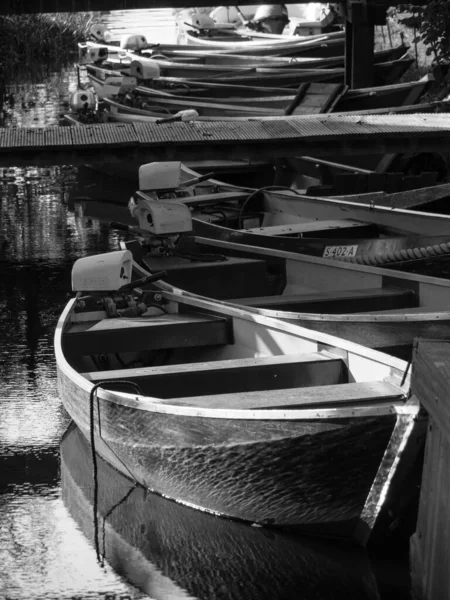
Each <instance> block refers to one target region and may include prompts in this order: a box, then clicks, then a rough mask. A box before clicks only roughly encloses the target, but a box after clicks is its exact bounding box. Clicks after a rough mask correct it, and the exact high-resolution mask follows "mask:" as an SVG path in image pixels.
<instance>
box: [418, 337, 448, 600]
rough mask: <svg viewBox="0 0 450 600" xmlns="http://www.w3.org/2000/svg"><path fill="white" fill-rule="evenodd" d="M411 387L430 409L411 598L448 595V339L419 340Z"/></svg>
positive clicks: (443, 599)
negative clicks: (412, 596)
mask: <svg viewBox="0 0 450 600" xmlns="http://www.w3.org/2000/svg"><path fill="white" fill-rule="evenodd" d="M413 360H414V363H413V364H414V368H413V379H412V389H413V392H414V393H415V394H416V395H417V397H418V398H419V400H420V402H421V404H422V406H423V407H424V408H425V410H426V411H427V412H428V414H429V423H428V431H427V441H426V448H425V461H424V468H423V475H422V487H421V493H420V505H419V518H418V521H417V530H416V533H415V534H414V536H413V537H412V539H411V568H412V581H413V590H414V597H415V598H423V599H424V600H449V599H450V570H449V553H450V469H449V461H450V397H449V389H450V340H448V341H442V340H439V341H433V340H420V341H419V342H418V343H417V347H416V349H415V352H414V359H413Z"/></svg>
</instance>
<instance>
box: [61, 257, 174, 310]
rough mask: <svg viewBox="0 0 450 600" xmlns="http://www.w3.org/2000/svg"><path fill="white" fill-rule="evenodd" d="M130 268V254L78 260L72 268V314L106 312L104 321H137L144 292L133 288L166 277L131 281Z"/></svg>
mask: <svg viewBox="0 0 450 600" xmlns="http://www.w3.org/2000/svg"><path fill="white" fill-rule="evenodd" d="M132 268H133V255H132V253H131V252H130V250H118V251H116V252H107V253H105V254H97V255H95V256H87V257H85V258H80V259H78V260H77V261H76V262H75V264H74V265H73V267H72V290H73V291H74V292H77V299H76V306H75V312H76V313H83V312H97V311H106V314H107V316H108V317H139V316H141V315H143V314H144V313H145V312H147V310H148V306H147V304H146V302H145V297H146V292H143V291H142V290H137V289H136V288H140V287H141V286H145V285H147V284H149V283H151V282H153V281H157V280H158V279H162V278H163V277H164V276H165V275H166V273H165V272H164V271H163V272H159V273H154V274H153V275H150V276H149V277H145V278H143V279H138V280H135V281H132ZM133 290H135V292H134V294H133V293H132V292H133Z"/></svg>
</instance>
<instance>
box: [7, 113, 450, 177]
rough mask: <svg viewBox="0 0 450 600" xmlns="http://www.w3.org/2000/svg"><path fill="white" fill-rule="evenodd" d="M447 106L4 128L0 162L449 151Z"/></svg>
mask: <svg viewBox="0 0 450 600" xmlns="http://www.w3.org/2000/svg"><path fill="white" fill-rule="evenodd" d="M449 140H450V126H449V123H448V117H447V115H446V114H433V115H429V114H425V115H422V114H421V115H418V114H416V115H371V116H355V115H353V116H351V115H350V116H348V115H346V116H341V115H333V114H330V115H328V114H326V115H308V116H300V117H296V116H292V117H273V118H254V119H249V120H240V121H236V122H232V121H214V122H206V121H193V122H190V123H182V122H175V123H162V124H157V123H110V124H95V125H86V126H82V127H48V128H4V129H2V130H0V166H11V165H27V164H33V165H37V166H41V165H42V166H44V165H50V164H86V163H90V164H94V163H96V162H100V163H104V162H105V161H109V162H114V161H122V160H124V159H126V158H135V159H136V158H137V159H139V158H140V157H142V160H143V161H144V160H146V161H147V160H148V161H161V160H191V161H192V160H205V159H209V160H211V159H217V160H230V159H242V158H246V159H250V160H255V159H257V160H261V158H265V159H267V160H274V159H276V158H280V157H286V156H299V155H314V156H318V157H321V156H322V157H327V156H336V154H346V155H348V156H351V155H361V154H374V153H380V154H386V153H391V152H392V153H406V152H414V153H416V152H427V151H439V150H442V151H445V152H446V151H447V150H448V144H449Z"/></svg>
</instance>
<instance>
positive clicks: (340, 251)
mask: <svg viewBox="0 0 450 600" xmlns="http://www.w3.org/2000/svg"><path fill="white" fill-rule="evenodd" d="M357 250H358V246H357V245H356V246H325V250H324V251H323V255H322V256H323V258H344V257H347V256H356V251H357Z"/></svg>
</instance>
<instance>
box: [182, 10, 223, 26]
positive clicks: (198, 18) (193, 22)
mask: <svg viewBox="0 0 450 600" xmlns="http://www.w3.org/2000/svg"><path fill="white" fill-rule="evenodd" d="M185 24H186V25H190V26H191V27H193V28H194V29H215V27H216V24H215V22H214V19H212V18H211V17H210V16H209V15H206V14H204V13H193V14H192V15H189V17H187V18H186V21H185Z"/></svg>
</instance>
